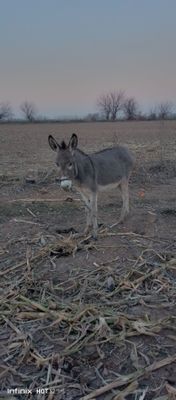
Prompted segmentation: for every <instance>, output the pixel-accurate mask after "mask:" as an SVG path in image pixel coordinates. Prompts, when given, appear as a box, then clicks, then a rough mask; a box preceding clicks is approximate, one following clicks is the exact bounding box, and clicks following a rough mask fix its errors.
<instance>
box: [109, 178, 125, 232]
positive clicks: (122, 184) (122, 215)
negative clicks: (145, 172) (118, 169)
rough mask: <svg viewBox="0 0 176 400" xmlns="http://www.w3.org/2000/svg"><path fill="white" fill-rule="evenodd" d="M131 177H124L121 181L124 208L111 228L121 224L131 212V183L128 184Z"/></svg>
mask: <svg viewBox="0 0 176 400" xmlns="http://www.w3.org/2000/svg"><path fill="white" fill-rule="evenodd" d="M128 182H129V179H128V178H123V179H122V181H121V182H120V185H119V187H120V191H121V195H122V209H121V214H120V218H119V219H118V221H117V222H115V224H113V225H111V226H110V228H113V227H114V226H116V225H118V224H120V223H121V222H123V221H124V219H125V217H126V216H127V215H128V213H129V185H128Z"/></svg>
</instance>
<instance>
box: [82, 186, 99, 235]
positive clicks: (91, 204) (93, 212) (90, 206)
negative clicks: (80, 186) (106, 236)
mask: <svg viewBox="0 0 176 400" xmlns="http://www.w3.org/2000/svg"><path fill="white" fill-rule="evenodd" d="M81 196H82V199H83V201H84V204H85V211H86V216H87V219H86V228H85V231H84V233H85V234H87V233H88V232H89V231H90V227H92V226H93V238H94V239H97V194H96V193H94V192H93V193H92V192H91V193H89V194H87V193H86V195H85V194H83V193H81Z"/></svg>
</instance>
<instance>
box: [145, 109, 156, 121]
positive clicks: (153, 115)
mask: <svg viewBox="0 0 176 400" xmlns="http://www.w3.org/2000/svg"><path fill="white" fill-rule="evenodd" d="M157 118H158V111H157V107H156V106H154V107H151V109H150V110H149V113H148V114H147V119H148V120H149V121H153V120H156V119H157Z"/></svg>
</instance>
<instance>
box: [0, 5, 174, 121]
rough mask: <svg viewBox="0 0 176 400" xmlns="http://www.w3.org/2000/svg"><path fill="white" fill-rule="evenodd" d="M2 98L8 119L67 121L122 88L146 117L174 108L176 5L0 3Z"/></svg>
mask: <svg viewBox="0 0 176 400" xmlns="http://www.w3.org/2000/svg"><path fill="white" fill-rule="evenodd" d="M0 2H1V15H0V27H1V28H0V29H1V35H0V43H1V67H0V71H1V95H0V96H1V97H0V103H3V102H9V103H10V104H11V105H12V108H13V110H14V114H15V115H17V116H21V112H20V110H19V108H20V104H21V103H22V102H23V101H25V100H28V101H31V102H33V103H34V104H35V105H36V107H37V110H38V114H39V115H41V116H46V117H48V118H56V117H57V118H61V117H62V118H66V117H67V118H68V116H69V117H70V118H72V117H73V116H77V117H78V118H79V117H81V116H85V115H87V114H89V113H95V112H97V108H96V101H97V99H98V97H99V96H100V95H101V94H103V93H106V92H109V91H113V90H120V89H122V90H124V92H125V93H126V96H130V97H131V96H132V97H135V99H136V100H137V102H138V103H139V106H140V108H141V110H143V111H144V112H145V111H146V110H148V109H150V108H152V107H153V106H155V104H157V103H159V102H162V101H171V102H172V103H173V104H174V108H175V107H176V79H175V65H176V54H175V52H174V46H175V37H176V24H175V14H176V2H175V1H174V0H168V1H167V0H155V1H154V2H153V1H152V0H142V1H141V0H133V2H132V1H130V0H125V1H124V0H119V1H118V2H117V1H116V0H109V1H107V0H90V1H89V2H83V1H81V0H75V1H74V2H71V1H69V0H68V1H65V0H51V1H49V0H38V1H37V2H36V1H34V0H31V1H30V2H24V1H23V0H16V1H15V2H13V3H12V2H11V0H0Z"/></svg>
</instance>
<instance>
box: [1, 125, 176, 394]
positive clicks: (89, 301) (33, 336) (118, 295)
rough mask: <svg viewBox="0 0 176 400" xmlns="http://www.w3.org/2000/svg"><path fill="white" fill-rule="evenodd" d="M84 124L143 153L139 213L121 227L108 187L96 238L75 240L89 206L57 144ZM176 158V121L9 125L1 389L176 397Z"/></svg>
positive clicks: (97, 137) (135, 202)
mask: <svg viewBox="0 0 176 400" xmlns="http://www.w3.org/2000/svg"><path fill="white" fill-rule="evenodd" d="M73 132H76V133H77V134H78V136H79V146H80V148H81V149H83V150H85V151H92V150H97V149H101V148H104V147H108V146H112V145H114V144H115V143H122V144H126V145H127V146H128V147H129V148H130V149H131V150H132V152H133V153H134V154H135V155H136V166H135V169H134V171H133V174H132V177H131V182H130V205H131V209H130V215H129V217H128V218H127V220H126V221H125V222H124V223H123V224H121V225H118V226H116V227H114V228H112V229H111V228H110V225H112V224H113V223H114V222H115V221H116V220H117V219H118V216H119V214H120V208H121V198H120V193H119V192H118V191H116V190H112V191H111V192H109V193H107V192H106V193H103V194H102V195H101V196H100V197H99V202H98V215H99V224H100V227H99V236H98V240H97V241H93V240H92V239H91V238H89V237H87V238H86V237H84V236H82V237H81V238H79V239H78V238H77V239H76V238H74V232H75V231H77V232H82V230H83V229H84V224H85V215H84V209H83V206H82V203H81V201H80V198H79V195H78V194H77V193H75V192H73V193H72V192H64V191H62V190H61V189H60V187H59V185H58V182H57V169H56V168H55V164H54V157H55V154H54V153H53V152H52V151H51V150H50V148H49V146H48V143H47V136H48V134H53V135H55V137H56V138H57V139H58V140H59V139H63V138H66V139H68V138H69V136H70V135H71V134H72V133H73ZM175 160H176V122H175V121H170V122H131V123H127V122H118V123H79V124H76V123H75V124H49V123H45V124H37V123H36V124H0V259H1V264H0V265H1V266H0V278H1V285H0V398H4V397H5V398H6V396H7V394H9V393H10V392H9V391H10V390H11V395H10V397H9V398H11V399H12V398H14V399H26V398H32V399H42V400H43V399H48V400H52V399H56V400H78V399H82V400H83V399H84V400H89V399H94V400H95V399H98V400H117V399H119V400H120V399H131V400H133V399H135V400H143V399H146V400H150V399H158V400H166V399H174V398H176V397H174V396H176V291H175V289H176V162H175ZM71 230H72V231H71ZM13 390H16V392H13ZM20 391H21V392H20ZM25 391H26V392H25ZM30 391H31V392H32V394H30ZM12 393H16V395H15V396H14V394H12ZM3 396H4V397H3Z"/></svg>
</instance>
